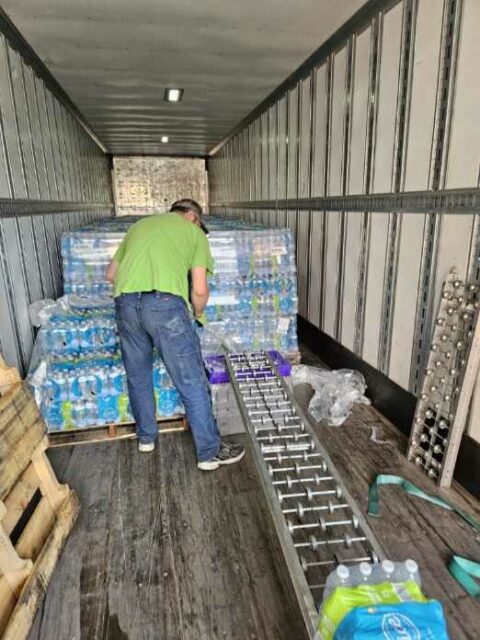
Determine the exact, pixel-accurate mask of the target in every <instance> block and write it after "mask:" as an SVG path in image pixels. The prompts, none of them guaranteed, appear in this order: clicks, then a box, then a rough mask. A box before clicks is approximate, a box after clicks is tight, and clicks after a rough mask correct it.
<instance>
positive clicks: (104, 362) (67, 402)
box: [28, 299, 185, 432]
mask: <svg viewBox="0 0 480 640" xmlns="http://www.w3.org/2000/svg"><path fill="white" fill-rule="evenodd" d="M73 302H74V301H73V300H72V303H73ZM77 304H79V306H80V307H81V308H80V309H79V308H70V310H68V311H67V310H63V311H61V312H58V313H53V314H52V315H51V316H50V317H49V318H48V320H47V321H46V322H45V323H44V324H43V325H42V327H41V329H40V331H39V334H38V337H37V342H36V346H35V352H34V357H33V359H32V364H31V368H30V374H29V377H28V380H29V383H30V385H31V387H32V388H33V391H34V394H35V398H36V400H37V404H38V406H39V407H40V411H41V413H42V415H43V417H44V420H45V422H46V424H47V427H48V430H49V431H50V432H51V431H59V430H63V429H84V428H88V427H92V426H101V425H105V424H118V423H122V422H132V421H133V416H132V413H131V408H130V402H129V398H128V390H127V378H126V373H125V369H124V366H123V362H122V358H121V354H120V351H119V345H118V335H117V330H116V324H115V318H114V315H113V310H112V308H111V306H110V307H107V308H103V307H100V308H99V307H98V304H97V306H95V303H94V304H93V306H89V305H88V302H87V300H85V299H83V301H82V302H81V303H80V302H79V301H78V300H77ZM153 388H154V396H155V403H156V409H157V416H158V418H169V417H172V416H177V415H184V413H185V410H184V407H183V405H182V401H181V398H180V394H179V393H178V391H177V390H176V389H175V387H174V386H173V383H172V381H171V378H170V376H169V375H168V373H167V371H166V369H165V367H164V365H163V363H162V361H161V360H160V358H159V357H158V356H156V357H155V361H154V369H153Z"/></svg>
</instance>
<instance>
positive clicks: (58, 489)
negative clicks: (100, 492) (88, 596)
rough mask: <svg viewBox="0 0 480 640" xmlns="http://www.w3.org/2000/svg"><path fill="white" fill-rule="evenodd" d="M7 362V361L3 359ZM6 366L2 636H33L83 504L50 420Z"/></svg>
mask: <svg viewBox="0 0 480 640" xmlns="http://www.w3.org/2000/svg"><path fill="white" fill-rule="evenodd" d="M2 364H3V363H2ZM5 369H6V368H5V367H4V366H0V386H1V389H2V395H1V396H0V634H1V637H2V639H3V640H22V639H23V638H26V636H27V635H28V631H29V629H30V627H31V625H32V622H33V619H34V617H35V613H36V611H37V609H38V607H39V605H40V603H41V601H42V599H43V596H44V594H45V591H46V589H47V585H48V582H49V580H50V577H51V575H52V573H53V570H54V568H55V565H56V563H57V561H58V558H59V555H60V553H61V550H62V548H63V546H64V544H65V541H66V539H67V537H68V535H69V533H70V531H71V529H72V527H73V525H74V522H75V520H76V517H77V514H78V511H79V502H78V499H77V496H76V495H75V493H74V492H73V491H71V490H70V488H69V487H68V486H67V485H61V484H59V482H58V480H57V478H56V477H55V474H54V472H53V469H52V467H51V466H50V463H49V461H48V458H47V457H46V455H45V451H46V449H47V447H48V438H47V436H46V428H45V423H44V422H43V419H42V417H41V415H40V413H39V411H38V408H37V405H36V404H35V400H34V399H33V397H32V395H31V394H30V392H29V391H28V389H27V387H26V386H25V385H23V384H22V382H21V381H20V378H19V376H18V373H16V372H14V371H12V370H5Z"/></svg>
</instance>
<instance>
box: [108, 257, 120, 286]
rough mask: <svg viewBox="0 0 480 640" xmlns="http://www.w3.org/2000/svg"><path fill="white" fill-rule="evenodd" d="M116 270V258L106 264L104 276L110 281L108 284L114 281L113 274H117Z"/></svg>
mask: <svg viewBox="0 0 480 640" xmlns="http://www.w3.org/2000/svg"><path fill="white" fill-rule="evenodd" d="M117 270H118V262H117V261H116V260H112V261H111V262H110V264H109V265H108V269H107V274H106V276H105V277H106V278H107V281H108V282H110V284H113V283H114V281H115V276H116V275H117Z"/></svg>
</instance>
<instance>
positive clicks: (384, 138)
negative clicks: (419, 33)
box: [372, 4, 403, 193]
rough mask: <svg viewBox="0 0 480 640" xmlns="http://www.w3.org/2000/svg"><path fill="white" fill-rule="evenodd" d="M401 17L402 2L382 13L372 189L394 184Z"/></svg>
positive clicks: (388, 188) (386, 188)
mask: <svg viewBox="0 0 480 640" xmlns="http://www.w3.org/2000/svg"><path fill="white" fill-rule="evenodd" d="M402 18H403V6H402V4H398V5H396V6H395V7H393V9H390V11H388V12H387V13H386V14H385V15H384V16H383V23H382V37H381V56H380V61H379V90H378V105H377V123H376V139H375V163H374V167H373V186H372V192H373V193H388V192H389V191H392V188H393V171H394V144H395V117H396V112H397V98H398V86H399V73H400V53H401V38H402Z"/></svg>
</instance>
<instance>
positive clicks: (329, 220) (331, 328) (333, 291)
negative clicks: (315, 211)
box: [322, 211, 342, 338]
mask: <svg viewBox="0 0 480 640" xmlns="http://www.w3.org/2000/svg"><path fill="white" fill-rule="evenodd" d="M341 219H342V214H341V213H340V212H338V211H329V212H328V213H327V214H326V230H325V238H326V247H325V267H324V268H325V271H324V281H323V285H322V288H323V291H324V296H323V303H324V308H323V324H322V329H323V331H325V333H327V334H328V335H329V336H332V338H334V337H335V327H336V321H337V291H338V276H339V273H338V256H339V252H340V225H341Z"/></svg>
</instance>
